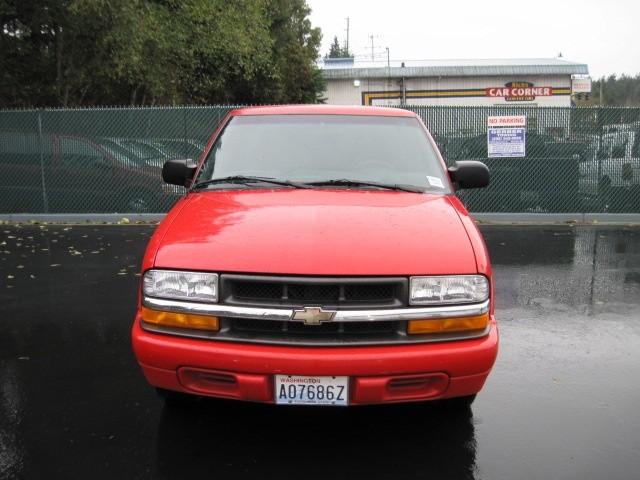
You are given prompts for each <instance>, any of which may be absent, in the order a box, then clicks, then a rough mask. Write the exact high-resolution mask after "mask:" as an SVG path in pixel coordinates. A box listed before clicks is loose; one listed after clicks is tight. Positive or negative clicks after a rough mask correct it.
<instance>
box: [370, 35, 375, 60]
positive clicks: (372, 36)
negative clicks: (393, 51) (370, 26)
mask: <svg viewBox="0 0 640 480" xmlns="http://www.w3.org/2000/svg"><path fill="white" fill-rule="evenodd" d="M369 38H370V39H371V61H372V62H373V61H374V60H375V59H374V58H373V51H374V46H373V39H374V35H373V34H371V35H369Z"/></svg>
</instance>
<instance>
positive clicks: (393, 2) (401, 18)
mask: <svg viewBox="0 0 640 480" xmlns="http://www.w3.org/2000/svg"><path fill="white" fill-rule="evenodd" d="M307 4H308V5H309V6H310V7H311V9H312V12H311V22H312V24H313V26H315V27H320V28H321V29H322V33H323V39H322V48H321V53H322V55H323V56H324V55H325V54H326V53H327V52H328V51H329V45H330V44H331V42H332V41H333V37H334V35H337V36H338V39H339V40H340V42H341V43H343V41H344V39H345V38H346V20H345V18H346V17H349V23H350V28H349V30H350V31H349V46H350V50H351V51H352V52H353V53H354V54H355V55H356V59H362V60H365V59H366V58H368V59H369V60H370V59H371V39H370V37H369V36H370V35H374V39H373V43H374V56H375V59H376V60H378V61H381V62H383V63H386V47H388V48H389V55H390V57H391V60H398V61H401V60H426V59H458V58H464V59H478V58H553V57H557V56H558V55H559V54H560V53H561V54H562V56H563V58H564V59H565V60H571V61H575V62H580V63H586V64H587V65H588V66H589V72H590V74H591V77H592V78H600V77H601V76H603V75H605V76H607V75H610V74H614V73H615V74H618V75H620V74H622V73H626V74H630V75H636V74H639V73H640V35H639V33H640V0H607V1H604V0H599V1H595V0H573V1H567V0H535V1H528V2H511V1H501V2H495V1H490V0H484V1H483V0H477V1H473V0H457V1H456V0H444V1H438V2H436V1H432V0H422V1H417V0H387V1H379V0H368V1H367V0H307Z"/></svg>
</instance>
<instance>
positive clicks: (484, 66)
mask: <svg viewBox="0 0 640 480" xmlns="http://www.w3.org/2000/svg"><path fill="white" fill-rule="evenodd" d="M381 63H382V64H381ZM403 63H404V66H402V64H403ZM321 68H322V74H323V76H324V78H326V79H327V80H336V79H355V78H358V79H360V78H385V77H469V76H498V75H573V74H576V75H585V74H588V73H589V67H588V66H587V64H585V63H577V62H570V61H568V60H564V59H562V58H508V59H475V60H471V59H462V60H409V61H405V62H400V61H392V62H390V66H387V64H386V62H369V63H360V62H358V63H357V64H350V65H345V64H344V63H340V64H331V62H327V63H325V64H324V65H323V66H322V67H321Z"/></svg>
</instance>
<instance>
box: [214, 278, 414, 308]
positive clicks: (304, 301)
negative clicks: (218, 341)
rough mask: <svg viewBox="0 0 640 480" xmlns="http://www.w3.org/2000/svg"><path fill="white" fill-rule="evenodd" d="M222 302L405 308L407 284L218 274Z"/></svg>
mask: <svg viewBox="0 0 640 480" xmlns="http://www.w3.org/2000/svg"><path fill="white" fill-rule="evenodd" d="M220 296H221V300H222V302H223V303H226V304H228V305H244V306H254V307H257V306H279V307H284V306H289V307H302V306H321V307H325V308H345V309H346V308H354V309H355V308H396V307H402V306H406V305H407V298H408V281H407V279H406V278H398V277H370V278H358V277H356V278H342V277H334V278H328V277H271V276H260V275H231V274H227V275H221V277H220Z"/></svg>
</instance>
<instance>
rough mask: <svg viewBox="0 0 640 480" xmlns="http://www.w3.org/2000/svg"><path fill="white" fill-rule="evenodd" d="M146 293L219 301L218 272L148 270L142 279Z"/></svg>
mask: <svg viewBox="0 0 640 480" xmlns="http://www.w3.org/2000/svg"><path fill="white" fill-rule="evenodd" d="M142 291H143V293H144V294H145V295H149V296H150V297H159V298H175V299H177V300H202V301H205V302H217V301H218V274H217V273H204V272H180V271H175V270H148V271H147V272H146V273H145V274H144V278H143V281H142Z"/></svg>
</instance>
